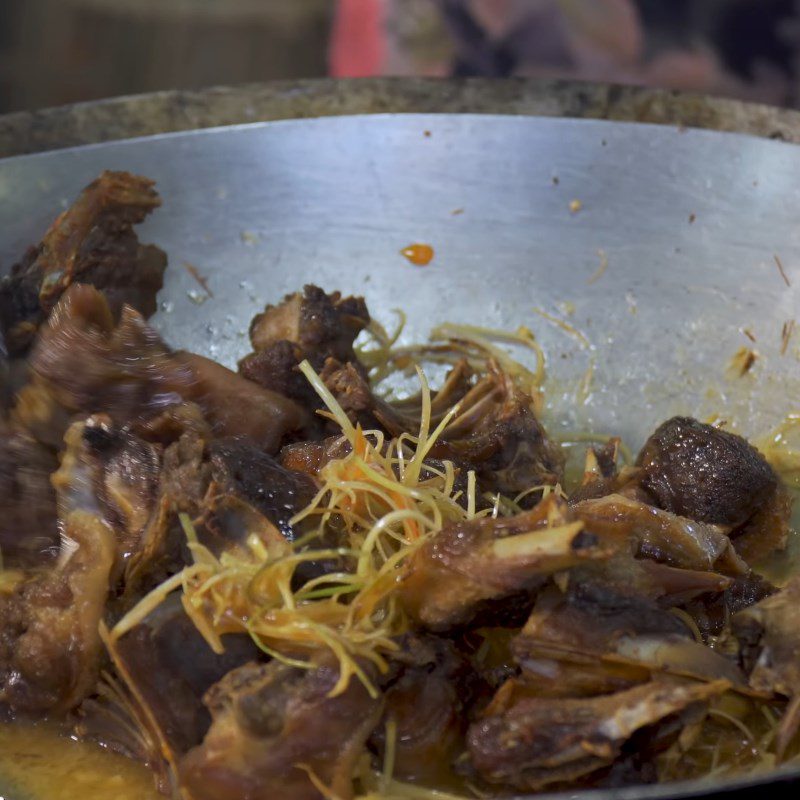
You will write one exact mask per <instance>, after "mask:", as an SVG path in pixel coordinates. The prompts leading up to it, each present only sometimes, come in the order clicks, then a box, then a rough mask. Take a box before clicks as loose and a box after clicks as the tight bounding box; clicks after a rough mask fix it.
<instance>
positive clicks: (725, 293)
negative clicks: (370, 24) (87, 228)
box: [0, 115, 800, 797]
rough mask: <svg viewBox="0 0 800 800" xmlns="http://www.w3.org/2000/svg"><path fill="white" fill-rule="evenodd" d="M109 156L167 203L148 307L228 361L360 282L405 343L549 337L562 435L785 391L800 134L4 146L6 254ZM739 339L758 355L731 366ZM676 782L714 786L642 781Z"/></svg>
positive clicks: (511, 123) (778, 404)
mask: <svg viewBox="0 0 800 800" xmlns="http://www.w3.org/2000/svg"><path fill="white" fill-rule="evenodd" d="M103 169H127V170H132V171H135V172H139V173H142V174H145V175H148V176H150V177H152V178H155V179H156V180H157V181H158V188H159V191H160V193H161V194H162V196H163V199H164V205H163V208H162V209H160V210H159V211H158V212H157V213H156V214H154V215H153V217H152V218H151V220H149V221H148V222H147V223H146V224H145V226H144V229H143V231H142V238H143V239H144V240H146V241H152V242H155V243H157V244H159V245H160V246H161V247H163V248H164V249H165V250H167V252H168V253H169V255H170V261H171V268H170V269H169V270H168V274H167V280H166V285H165V287H164V290H163V291H162V294H161V308H160V310H159V312H158V314H157V316H156V317H155V323H156V325H157V326H158V328H159V329H160V330H161V331H162V332H163V334H164V335H165V336H166V338H167V339H168V340H169V341H170V342H171V343H172V344H174V345H176V346H180V347H185V348H191V349H193V350H196V351H198V352H201V353H204V354H206V355H210V356H212V357H214V358H216V359H218V360H221V361H223V362H225V363H227V364H229V365H233V364H234V363H235V361H236V359H237V358H238V357H239V356H241V355H242V354H243V353H244V352H246V346H247V339H246V331H247V326H248V323H249V321H250V319H251V317H252V316H253V314H254V313H255V312H256V311H257V310H260V309H261V308H262V307H263V305H264V303H265V302H272V301H275V300H277V299H279V298H280V297H282V296H283V295H284V294H285V293H287V292H290V291H293V290H295V289H296V288H298V287H299V286H301V285H302V284H304V283H307V282H314V283H317V284H319V285H321V286H323V287H324V288H326V289H328V290H331V289H334V288H336V289H341V290H343V291H345V292H348V293H350V292H355V293H359V294H363V295H365V296H366V298H367V300H368V303H369V306H370V309H371V311H372V313H373V316H375V317H377V318H378V319H379V320H381V321H384V322H385V323H386V324H387V325H388V326H390V327H391V325H392V324H393V319H394V317H393V313H392V309H394V308H402V309H403V310H404V311H405V312H407V314H408V325H407V328H406V332H405V334H404V339H405V340H407V341H411V340H414V339H420V338H423V337H425V336H426V334H427V332H428V330H429V329H430V328H431V327H432V326H433V325H435V324H437V323H439V322H443V321H452V322H467V323H472V324H477V325H485V326H490V327H499V328H511V329H514V328H516V327H517V326H519V325H521V324H524V325H527V326H528V327H529V328H531V329H532V330H533V331H534V332H535V333H536V335H537V337H538V338H539V340H540V342H541V344H542V346H543V347H544V350H545V352H546V353H547V356H548V363H547V369H548V376H549V379H548V380H549V393H548V402H549V411H548V416H549V417H550V424H551V426H552V427H553V428H554V429H555V431H556V432H559V431H560V433H561V434H562V435H564V436H569V435H571V433H572V432H574V431H579V432H590V431H591V432H595V433H615V434H620V435H622V436H623V437H624V438H625V440H626V441H627V442H628V443H629V445H630V446H631V447H634V448H635V447H636V446H638V445H639V444H640V443H641V441H642V440H643V439H644V437H645V436H646V435H647V434H648V432H649V431H651V430H652V429H653V427H654V426H655V425H656V424H657V423H658V422H660V421H661V420H663V419H664V418H666V417H667V416H669V415H671V414H675V413H690V414H694V415H697V416H700V417H706V416H711V415H719V416H721V417H724V418H725V419H727V420H729V421H730V422H731V423H734V424H736V425H737V426H738V427H739V428H740V429H741V430H742V431H743V432H745V433H746V434H748V435H759V434H762V433H764V432H766V431H767V430H769V429H770V428H771V427H773V426H774V425H775V424H777V423H778V422H779V421H780V420H781V419H782V418H783V417H784V416H785V415H786V414H787V413H790V412H794V411H797V410H798V401H800V392H798V389H800V360H799V359H800V331H798V333H797V334H796V338H795V339H794V340H793V341H791V342H790V343H789V345H788V347H787V348H786V352H785V353H784V354H781V346H782V342H781V329H782V326H783V324H784V322H786V321H788V320H790V319H792V318H794V317H796V316H797V315H798V314H799V313H800V308H798V301H799V300H800V149H798V148H797V147H796V146H793V145H789V144H785V143H782V142H777V141H768V140H761V139H756V138H752V137H747V136H739V135H733V134H723V133H716V132H710V131H696V130H678V129H675V128H666V127H655V126H648V125H639V124H623V123H611V122H600V121H576V120H560V119H540V118H530V117H499V116H471V115H461V116H452V115H379V116H369V117H341V118H331V119H322V120H300V121H290V122H277V123H267V124H257V125H249V126H242V127H237V128H225V129H219V130H211V131H202V132H192V133H182V134H174V135H166V136H161V137H153V138H147V139H139V140H131V141H125V142H118V143H111V144H103V145H97V146H91V147H84V148H78V149H74V150H66V151H58V152H54V153H47V154H41V155H35V156H26V157H20V158H13V159H7V160H5V161H2V162H0V263H2V265H3V266H4V267H8V265H10V264H11V263H12V262H13V261H14V260H15V259H16V258H17V257H18V256H19V255H20V254H21V253H22V252H23V250H24V248H25V246H27V245H28V244H29V243H31V242H34V241H36V240H37V239H38V238H39V237H40V235H41V233H42V232H43V231H44V229H45V228H46V226H47V225H48V223H49V222H50V221H51V220H52V218H53V216H54V214H55V213H57V212H58V211H60V210H61V209H62V208H63V207H64V206H66V204H67V203H68V201H69V200H70V199H71V198H73V197H74V196H75V194H76V193H77V192H78V191H79V190H80V188H81V187H82V186H83V185H85V184H86V183H87V182H88V181H89V180H91V179H92V178H93V177H94V176H95V175H96V174H97V173H98V172H100V171H101V170H103ZM572 201H579V203H580V206H581V208H580V210H579V211H577V212H574V211H572V210H571V209H570V204H571V203H572ZM412 242H424V243H429V244H431V245H432V246H433V247H434V249H435V253H436V255H435V259H434V261H433V263H432V264H431V265H430V266H428V267H424V268H422V267H415V266H412V265H411V264H409V263H408V262H407V261H406V260H405V259H404V258H403V257H402V256H401V255H399V252H398V251H399V250H401V249H402V248H403V247H405V246H406V245H408V244H410V243H412ZM775 256H778V258H779V259H780V261H781V263H782V265H783V268H784V272H785V274H786V279H787V280H788V284H789V285H787V280H784V277H783V276H782V275H781V272H780V270H779V269H778V266H777V264H776V261H775V258H774V257H775ZM606 262H607V266H606V268H605V271H604V272H602V270H600V267H601V264H603V263H606ZM184 263H189V264H192V265H193V266H195V267H196V268H197V270H199V271H200V272H201V273H202V274H204V275H206V276H207V277H208V281H209V285H210V288H211V290H212V291H213V293H214V297H213V298H212V299H209V300H208V301H206V302H204V303H202V304H201V305H198V304H197V303H196V302H195V300H193V299H192V296H194V298H195V299H197V298H198V297H199V295H202V291H201V290H200V287H199V286H198V285H197V283H196V282H195V280H194V279H193V278H192V277H191V275H190V274H189V272H188V271H187V270H186V269H184V268H182V265H183V264H184ZM598 271H599V272H602V274H600V275H598ZM593 278H594V280H593ZM535 309H540V310H541V311H544V312H547V313H548V314H550V315H552V316H553V317H556V318H559V319H561V320H563V321H565V322H567V323H568V325H569V326H571V327H572V328H574V329H575V331H577V332H578V333H573V332H568V331H566V330H565V329H564V328H562V327H560V326H559V325H558V324H556V323H555V322H553V321H550V320H547V319H545V318H544V317H543V316H541V315H540V314H538V313H537V312H536V311H535ZM744 329H747V330H748V332H749V333H750V334H751V335H752V336H753V337H754V338H755V342H752V341H751V340H750V339H749V338H748V337H747V336H746V334H744V333H743V330H744ZM743 346H744V347H749V348H751V349H753V350H755V351H757V353H758V358H757V360H756V362H755V365H754V366H753V368H752V369H751V370H750V371H749V372H748V373H747V374H746V375H744V376H743V377H736V376H733V375H732V373H731V370H730V369H729V364H730V361H731V358H732V357H733V355H734V354H735V353H736V352H737V350H738V349H739V348H740V347H743ZM588 374H592V377H591V381H587V380H586V379H587V376H588ZM679 788H680V789H681V791H684V790H686V791H691V792H692V793H694V792H705V791H708V787H707V786H705V787H704V786H702V785H697V784H695V785H694V786H693V787H688V786H687V787H677V786H676V787H656V788H654V789H652V790H648V792H653V793H655V794H659V795H660V794H664V793H668V794H669V793H673V792H674V791H675V790H676V789H679ZM618 794H619V793H618ZM626 794H627V793H626ZM645 794H646V792H645V791H643V790H635V793H634V795H630V796H631V797H633V796H636V797H643V796H644V795H645Z"/></svg>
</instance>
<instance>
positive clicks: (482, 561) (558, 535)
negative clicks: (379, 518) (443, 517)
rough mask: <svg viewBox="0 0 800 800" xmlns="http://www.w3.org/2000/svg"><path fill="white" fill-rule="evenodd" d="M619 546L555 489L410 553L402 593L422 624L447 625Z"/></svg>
mask: <svg viewBox="0 0 800 800" xmlns="http://www.w3.org/2000/svg"><path fill="white" fill-rule="evenodd" d="M612 552H613V547H609V546H608V545H605V544H603V543H602V542H601V541H600V540H599V539H598V538H597V537H596V536H595V535H594V534H592V533H590V532H588V531H585V530H584V526H583V524H582V523H581V522H579V521H573V519H572V518H571V517H570V516H569V515H568V509H567V507H566V504H565V503H563V502H561V501H559V500H557V499H556V497H555V495H551V496H550V497H549V498H547V499H546V500H544V501H542V502H541V503H540V504H539V505H538V506H537V507H536V508H534V509H533V510H532V511H529V512H526V513H524V514H520V515H518V516H516V517H506V518H499V519H492V518H480V519H474V520H470V521H468V522H459V523H455V524H452V525H449V526H446V527H445V528H443V529H442V530H441V531H440V532H439V533H437V534H436V535H435V536H433V537H432V538H431V539H430V540H428V541H427V542H425V543H424V544H423V545H422V546H421V547H420V548H419V549H418V550H416V551H415V552H414V553H413V554H412V556H411V557H410V559H409V561H408V563H407V565H406V569H405V574H404V576H403V579H402V581H401V583H400V586H399V589H398V598H399V600H400V602H401V603H402V605H403V607H404V608H405V609H406V611H407V612H408V613H409V615H410V616H411V617H412V619H414V620H415V621H416V622H418V623H419V624H421V625H423V626H425V627H426V628H428V629H429V630H434V631H441V630H447V629H448V628H452V627H455V626H459V625H463V624H466V623H468V622H470V620H472V619H473V617H474V616H475V615H476V613H477V612H478V611H479V610H480V608H481V605H482V604H483V603H485V601H488V600H493V601H494V600H499V599H502V598H506V597H509V596H512V595H515V594H517V593H519V592H521V591H524V592H528V593H532V592H534V591H535V590H536V589H538V588H540V587H541V586H542V584H543V583H544V582H545V580H546V579H547V577H548V576H549V575H552V574H553V573H555V572H558V571H561V570H565V569H569V568H570V567H574V566H575V565H577V564H582V563H585V562H586V561H589V560H593V559H603V558H608V557H609V555H611V553H612Z"/></svg>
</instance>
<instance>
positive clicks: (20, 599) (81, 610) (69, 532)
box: [0, 509, 116, 714]
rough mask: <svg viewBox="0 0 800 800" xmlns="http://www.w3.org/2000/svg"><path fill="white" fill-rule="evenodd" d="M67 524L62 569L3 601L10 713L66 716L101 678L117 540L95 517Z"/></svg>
mask: <svg viewBox="0 0 800 800" xmlns="http://www.w3.org/2000/svg"><path fill="white" fill-rule="evenodd" d="M61 524H62V533H61V540H62V544H61V554H60V556H59V561H58V563H57V564H56V565H55V566H53V567H52V568H50V569H49V570H47V571H46V572H43V573H38V574H35V575H33V576H31V577H30V578H29V579H27V580H26V581H24V582H23V583H22V584H21V585H20V586H18V587H17V588H16V590H15V592H14V593H13V594H12V595H11V596H10V597H8V596H3V595H2V594H0V707H3V706H6V707H7V708H9V709H10V710H11V712H12V713H38V714H42V713H49V714H58V713H63V712H66V711H68V710H69V709H71V708H74V707H75V706H77V705H78V703H80V702H81V700H83V699H84V697H86V696H87V695H88V694H89V692H91V691H92V689H93V688H94V686H95V683H96V681H97V678H98V673H99V669H100V660H101V653H102V646H101V642H100V636H99V633H98V628H99V625H100V621H101V620H102V619H103V615H104V612H105V603H106V599H107V596H108V589H109V579H110V575H111V569H112V567H113V565H114V558H115V555H116V546H115V542H114V536H113V533H112V531H111V528H109V526H108V525H106V523H105V522H103V521H102V520H101V519H100V518H99V516H97V515H96V514H93V513H91V511H86V510H77V509H76V510H72V511H70V513H69V514H68V515H67V516H66V517H64V518H62V522H61Z"/></svg>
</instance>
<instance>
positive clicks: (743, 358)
mask: <svg viewBox="0 0 800 800" xmlns="http://www.w3.org/2000/svg"><path fill="white" fill-rule="evenodd" d="M757 359H758V353H757V352H756V351H755V350H751V349H750V348H749V347H744V346H742V347H740V348H739V349H738V350H737V351H736V352H735V353H734V354H733V357H732V358H731V361H730V364H729V365H728V372H729V373H730V374H731V375H733V376H735V377H738V378H743V377H744V376H745V375H746V374H747V373H748V372H750V370H751V369H752V368H753V365H754V364H755V363H756V360H757Z"/></svg>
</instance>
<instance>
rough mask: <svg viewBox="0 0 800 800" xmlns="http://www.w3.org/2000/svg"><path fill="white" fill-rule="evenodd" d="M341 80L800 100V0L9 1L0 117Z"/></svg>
mask: <svg viewBox="0 0 800 800" xmlns="http://www.w3.org/2000/svg"><path fill="white" fill-rule="evenodd" d="M325 75H333V76H337V77H362V76H372V75H432V76H475V75H480V76H492V77H505V76H511V75H524V76H541V77H564V78H579V79H584V80H594V81H614V82H621V83H629V84H639V85H646V86H654V87H663V88H677V89H688V90H696V91H701V92H707V93H712V94H718V95H724V96H728V97H738V98H742V99H748V100H757V101H762V102H766V103H774V104H780V105H787V106H798V105H800V2H798V0H0V113H2V112H7V111H16V110H22V109H32V108H40V107H45V106H52V105H59V104H62V103H72V102H77V101H82V100H93V99H98V98H103V97H111V96H114V95H121V94H131V93H138V92H150V91H156V90H160V89H195V88H200V87H204V86H212V85H225V84H237V83H245V82H251V81H265V80H271V79H280V78H284V79H286V78H307V77H322V76H325Z"/></svg>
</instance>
